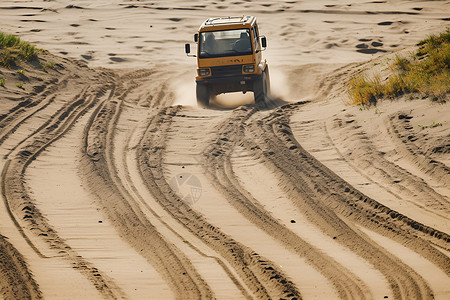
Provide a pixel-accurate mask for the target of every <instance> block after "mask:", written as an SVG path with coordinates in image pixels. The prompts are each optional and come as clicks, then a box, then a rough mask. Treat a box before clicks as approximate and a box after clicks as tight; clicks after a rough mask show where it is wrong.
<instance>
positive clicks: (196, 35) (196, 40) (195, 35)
mask: <svg viewBox="0 0 450 300" xmlns="http://www.w3.org/2000/svg"><path fill="white" fill-rule="evenodd" d="M194 42H196V43H197V42H198V33H196V34H194Z"/></svg>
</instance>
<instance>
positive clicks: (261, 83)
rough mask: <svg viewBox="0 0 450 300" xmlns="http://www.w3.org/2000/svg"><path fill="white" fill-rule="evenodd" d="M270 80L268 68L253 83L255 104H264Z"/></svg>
mask: <svg viewBox="0 0 450 300" xmlns="http://www.w3.org/2000/svg"><path fill="white" fill-rule="evenodd" d="M269 89H270V79H269V68H268V67H267V68H266V69H265V70H264V72H263V73H262V75H261V78H260V79H258V80H256V81H255V82H254V83H253V94H254V97H255V103H264V102H265V100H266V98H267V96H268V95H269Z"/></svg>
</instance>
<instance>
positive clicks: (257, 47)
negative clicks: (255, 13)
mask: <svg viewBox="0 0 450 300" xmlns="http://www.w3.org/2000/svg"><path fill="white" fill-rule="evenodd" d="M252 30H253V38H254V40H255V43H254V44H255V49H256V50H261V47H260V46H259V33H258V28H257V27H256V26H255V27H252Z"/></svg>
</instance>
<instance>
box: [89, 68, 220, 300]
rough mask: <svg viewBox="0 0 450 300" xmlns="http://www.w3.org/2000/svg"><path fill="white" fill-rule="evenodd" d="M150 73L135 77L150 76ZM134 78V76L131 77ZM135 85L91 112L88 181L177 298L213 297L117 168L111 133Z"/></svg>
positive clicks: (126, 236) (114, 219)
mask: <svg viewBox="0 0 450 300" xmlns="http://www.w3.org/2000/svg"><path fill="white" fill-rule="evenodd" d="M147 75H148V74H147V73H144V74H136V75H135V76H134V77H136V76H138V77H141V76H147ZM130 77H133V76H130ZM133 86H134V85H133V84H132V85H131V86H130V87H128V88H123V87H122V88H121V89H118V90H119V91H121V92H122V91H123V92H122V93H121V94H119V95H117V94H116V95H117V100H115V99H114V97H111V99H109V101H107V102H106V103H105V104H104V105H103V107H101V109H99V110H98V112H96V113H95V114H93V115H92V119H91V120H90V121H89V124H88V125H87V127H86V133H85V142H84V147H83V151H84V153H85V156H84V161H83V169H84V173H85V174H87V184H88V185H89V186H90V188H91V189H92V191H93V192H94V193H95V194H96V195H97V198H98V201H99V203H100V204H101V206H102V207H103V209H104V211H105V212H106V214H107V215H108V217H109V218H110V219H111V221H112V222H113V224H114V226H115V227H116V229H117V230H118V231H119V232H120V233H121V235H122V237H123V238H125V239H126V240H127V241H128V242H129V243H130V244H131V245H132V246H133V247H134V248H135V249H136V250H137V251H139V252H140V253H141V255H142V256H144V257H145V258H146V259H147V260H148V261H149V262H150V263H151V264H153V265H154V267H155V268H156V269H157V270H158V271H159V272H160V273H161V274H162V275H163V277H164V278H165V279H166V280H167V282H168V284H169V285H170V286H171V287H172V289H173V290H174V292H175V294H176V297H177V298H178V299H184V298H213V292H212V291H211V289H210V288H209V287H208V285H207V284H206V283H205V281H204V280H203V279H202V278H201V277H200V275H199V274H198V272H197V270H195V269H194V268H193V266H192V264H191V263H190V261H189V260H188V259H187V258H186V257H185V255H184V254H183V253H182V252H180V251H179V250H178V249H177V248H176V246H174V245H172V244H169V243H168V242H167V241H166V240H165V238H164V237H163V236H161V235H160V234H159V232H158V230H157V229H156V228H155V227H154V226H153V225H152V224H151V223H150V221H149V220H148V219H147V218H146V217H145V215H144V214H143V212H142V211H141V210H140V208H139V206H138V205H137V204H136V203H135V200H134V199H133V197H132V196H131V195H130V194H129V193H128V191H127V190H126V189H125V187H124V186H123V184H122V183H121V180H120V178H119V176H118V175H117V173H116V171H115V170H114V165H113V164H114V161H113V157H112V151H113V145H112V144H111V142H112V136H111V135H112V134H113V133H114V127H115V125H116V122H117V119H118V115H119V114H120V110H121V104H122V102H123V101H124V99H125V98H126V97H127V96H129V95H128V94H129V92H130V91H131V90H132V88H133Z"/></svg>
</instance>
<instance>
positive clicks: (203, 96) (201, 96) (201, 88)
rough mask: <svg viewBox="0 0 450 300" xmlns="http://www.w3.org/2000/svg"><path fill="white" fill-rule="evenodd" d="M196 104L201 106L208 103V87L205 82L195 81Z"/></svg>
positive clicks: (205, 105)
mask: <svg viewBox="0 0 450 300" xmlns="http://www.w3.org/2000/svg"><path fill="white" fill-rule="evenodd" d="M197 104H198V105H199V106H202V107H207V106H208V105H209V89H208V86H207V85H206V84H198V83H197Z"/></svg>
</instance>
